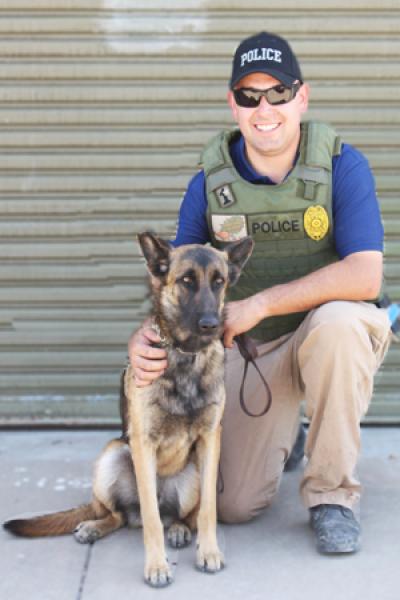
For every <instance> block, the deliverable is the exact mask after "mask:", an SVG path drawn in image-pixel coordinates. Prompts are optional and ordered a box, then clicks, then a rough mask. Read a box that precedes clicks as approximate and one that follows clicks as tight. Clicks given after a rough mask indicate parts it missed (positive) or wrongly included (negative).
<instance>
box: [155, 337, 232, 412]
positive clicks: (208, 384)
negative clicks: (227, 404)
mask: <svg viewBox="0 0 400 600" xmlns="http://www.w3.org/2000/svg"><path fill="white" fill-rule="evenodd" d="M217 348H218V347H217ZM222 359H223V355H221V354H220V352H210V353H207V354H204V355H201V356H199V357H196V358H195V359H191V358H189V357H187V356H182V355H179V354H178V353H176V352H174V353H169V355H168V365H169V366H168V369H167V371H166V372H165V373H164V375H163V376H162V377H161V378H160V379H159V380H158V381H157V382H156V387H157V392H156V397H157V402H158V404H159V406H160V407H161V408H162V409H164V410H165V411H166V412H168V413H170V414H172V415H179V416H185V417H188V418H189V419H191V420H195V419H196V418H197V416H198V413H199V411H201V410H202V409H204V408H205V407H206V406H208V405H209V404H214V403H218V402H219V401H220V398H219V390H220V389H221V387H222V386H223V360H222Z"/></svg>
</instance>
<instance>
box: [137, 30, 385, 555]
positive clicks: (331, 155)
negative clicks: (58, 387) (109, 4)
mask: <svg viewBox="0 0 400 600" xmlns="http://www.w3.org/2000/svg"><path fill="white" fill-rule="evenodd" d="M309 93H310V90H309V86H308V84H307V83H305V82H304V80H303V76H302V73H301V70H300V66H299V64H298V61H297V59H296V56H295V54H294V53H293V51H292V49H291V47H290V46H289V44H288V43H287V41H286V40H284V39H283V38H281V37H279V36H277V35H273V34H270V33H266V32H261V33H259V34H257V35H255V36H252V37H250V38H247V39H245V40H244V41H242V42H241V44H240V45H239V46H238V48H237V50H236V52H235V55H234V59H233V67H232V75H231V80H230V86H229V91H228V102H229V105H230V108H231V110H232V115H233V118H234V120H235V121H236V124H237V127H236V128H234V129H232V130H230V131H226V132H222V133H221V134H219V135H217V136H216V137H215V138H213V139H212V140H211V141H210V142H209V143H208V144H207V146H206V147H205V149H204V151H203V153H202V158H201V162H202V165H203V168H202V170H201V171H200V172H199V173H197V174H196V175H195V176H194V177H193V179H192V180H191V182H190V183H189V186H188V189H187V192H186V195H185V197H184V200H183V202H182V206H181V209H180V213H179V223H178V230H177V235H176V239H175V241H174V242H173V244H174V245H180V244H187V243H202V244H203V243H206V242H211V243H212V244H213V245H215V246H217V247H223V245H224V244H225V243H227V242H230V241H234V240H238V239H240V238H242V237H244V236H246V235H251V236H252V237H253V239H254V240H255V250H254V252H253V255H252V257H251V259H250V260H249V262H248V263H247V265H246V267H245V270H244V272H243V275H242V277H241V279H240V281H239V283H238V284H237V286H236V287H235V288H232V292H231V295H230V297H229V298H228V299H229V302H228V303H227V311H226V315H227V316H226V325H225V333H224V344H225V347H226V348H227V352H226V353H227V363H226V390H227V404H226V411H225V415H224V423H223V433H222V448H221V472H222V476H223V480H224V489H223V492H222V493H221V494H219V498H218V510H219V517H220V519H221V520H223V521H225V522H230V523H237V522H242V521H246V520H249V519H251V518H252V517H254V516H256V515H257V514H259V513H260V511H262V510H263V509H265V508H266V507H267V506H268V505H269V504H270V503H271V501H272V498H273V497H274V495H275V494H276V492H277V490H278V487H279V482H280V479H281V475H282V471H283V468H284V465H285V463H286V462H287V460H288V457H289V456H290V453H291V451H292V449H293V446H294V444H295V441H296V436H297V434H298V431H299V429H298V428H299V410H300V404H301V403H302V402H303V403H304V406H305V412H306V415H307V417H308V419H309V420H310V425H309V429H308V435H307V441H306V445H305V454H306V457H307V459H308V460H307V462H306V465H305V469H304V475H303V479H302V482H301V487H300V492H301V496H302V500H303V502H304V504H305V506H306V508H307V509H309V514H310V524H311V527H312V529H313V530H314V532H315V534H316V541H317V548H318V550H319V551H320V552H323V553H344V552H348V553H351V552H355V551H357V550H358V549H359V548H360V524H359V520H358V518H357V516H356V513H357V511H356V507H357V505H358V502H359V499H360V483H359V481H358V480H357V478H356V476H355V467H356V463H357V459H358V455H359V447H360V426H359V424H360V420H361V418H362V417H363V415H365V413H366V411H367V409H368V404H369V402H370V399H371V395H372V389H373V377H374V374H375V372H376V370H377V369H378V367H379V365H380V364H381V362H382V360H383V357H384V355H385V352H386V350H387V347H388V344H389V340H390V323H389V320H388V317H387V314H386V311H385V310H383V309H379V308H377V306H376V304H375V301H376V300H377V298H378V297H379V295H380V293H381V283H382V262H383V261H382V250H383V230H382V224H381V219H380V213H379V206H378V202H377V198H376V195H375V186H374V180H373V177H372V174H371V171H370V169H369V166H368V163H367V161H366V159H365V157H364V156H363V155H362V154H361V153H360V152H359V151H357V150H356V149H355V148H353V147H351V146H350V145H348V144H345V143H342V141H341V140H340V138H339V137H338V135H337V134H336V132H335V131H334V130H333V129H332V128H331V127H329V126H328V125H326V124H323V123H315V122H309V121H306V120H305V119H304V115H305V113H306V111H307V108H308V99H309ZM244 332H246V333H248V334H249V335H250V336H251V337H252V338H253V339H254V340H255V343H256V344H257V350H258V359H257V364H258V366H259V368H260V369H261V370H262V372H263V374H264V376H265V378H266V380H267V381H268V383H269V386H270V388H271V392H272V406H271V409H270V411H269V412H268V413H267V414H266V415H265V416H262V417H260V418H258V419H255V418H251V417H250V416H249V415H248V414H245V413H244V412H243V411H242V410H241V409H240V404H239V401H238V390H239V388H240V384H241V381H242V377H243V359H242V357H241V355H240V354H239V352H238V349H237V347H236V344H235V343H234V337H235V336H237V335H239V334H241V333H244ZM157 341H159V338H158V336H157V334H156V333H155V332H154V331H153V330H152V329H151V328H149V327H148V325H147V324H144V325H143V326H142V328H141V329H140V330H139V331H138V332H136V333H135V334H134V335H133V336H132V338H131V340H130V342H129V356H130V361H131V364H132V365H133V367H134V370H135V376H136V381H137V385H139V386H144V385H148V384H149V383H151V381H153V380H154V379H155V378H156V377H158V376H159V375H160V374H161V373H162V372H163V370H164V369H165V367H166V360H165V351H164V350H163V349H160V348H154V347H152V346H151V344H152V343H154V342H157ZM263 402H264V388H263V383H262V381H261V380H260V378H259V376H258V375H257V373H256V372H255V371H254V374H252V375H251V376H250V375H249V376H248V378H247V380H246V403H247V406H249V407H251V408H252V410H253V412H257V411H259V410H260V408H262V404H263ZM238 440H240V443H238Z"/></svg>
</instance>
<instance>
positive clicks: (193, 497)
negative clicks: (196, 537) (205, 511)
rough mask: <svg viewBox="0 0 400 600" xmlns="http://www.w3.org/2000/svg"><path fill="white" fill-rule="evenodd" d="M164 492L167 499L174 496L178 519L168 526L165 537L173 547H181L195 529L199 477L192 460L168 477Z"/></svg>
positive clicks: (188, 541) (187, 543)
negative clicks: (175, 473) (178, 471)
mask: <svg viewBox="0 0 400 600" xmlns="http://www.w3.org/2000/svg"><path fill="white" fill-rule="evenodd" d="M165 488H166V489H165V493H166V495H167V497H168V496H169V500H170V501H171V499H172V498H174V501H175V502H176V504H177V506H176V508H177V513H178V517H179V520H176V521H174V522H173V523H172V525H171V526H170V527H169V529H168V532H167V539H168V543H169V544H170V546H172V547H173V548H183V547H184V546H187V545H189V544H190V542H191V540H192V533H191V532H192V531H194V530H195V529H196V521H197V513H198V507H199V500H200V477H199V473H198V471H197V468H196V466H195V464H194V463H193V462H189V463H188V464H187V465H186V467H185V468H184V469H183V471H181V472H180V473H178V474H177V475H175V476H174V477H171V478H169V480H168V482H167V484H166V486H165Z"/></svg>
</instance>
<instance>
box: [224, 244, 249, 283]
mask: <svg viewBox="0 0 400 600" xmlns="http://www.w3.org/2000/svg"><path fill="white" fill-rule="evenodd" d="M253 248H254V242H253V240H252V239H251V237H245V238H243V239H242V240H239V241H238V242H231V243H230V244H227V245H226V246H225V247H224V251H225V252H226V253H227V255H228V266H229V285H235V283H236V282H237V280H238V279H239V277H240V273H241V271H242V269H243V267H244V265H245V264H246V262H247V261H248V259H249V258H250V256H251V253H252V252H253Z"/></svg>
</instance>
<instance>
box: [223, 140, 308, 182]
mask: <svg viewBox="0 0 400 600" xmlns="http://www.w3.org/2000/svg"><path fill="white" fill-rule="evenodd" d="M230 154H231V157H232V160H233V164H234V165H235V169H236V170H237V171H238V173H239V174H240V175H241V177H243V179H246V181H248V182H249V183H254V184H262V185H275V183H274V182H273V181H272V180H271V179H270V178H269V177H267V176H266V175H260V173H258V172H257V171H256V170H255V169H254V167H253V166H252V165H251V164H250V162H249V160H248V158H247V156H246V150H245V146H244V137H243V136H242V135H239V137H238V138H237V139H235V140H234V141H233V143H232V144H231V146H230ZM298 157H299V153H297V156H296V161H295V164H296V162H297V159H298ZM290 173H291V171H289V173H288V174H287V175H286V177H285V179H286V178H287V177H288V176H289V175H290Z"/></svg>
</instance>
